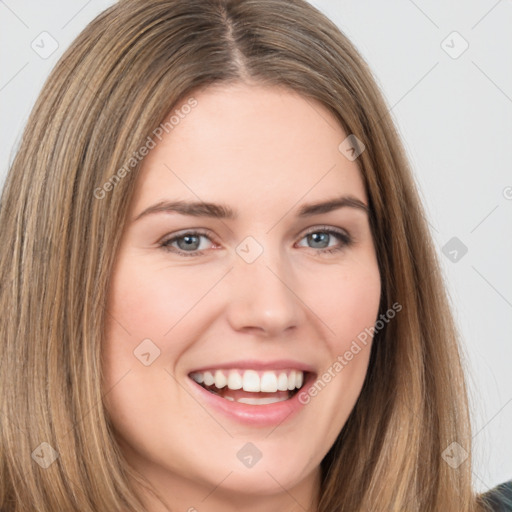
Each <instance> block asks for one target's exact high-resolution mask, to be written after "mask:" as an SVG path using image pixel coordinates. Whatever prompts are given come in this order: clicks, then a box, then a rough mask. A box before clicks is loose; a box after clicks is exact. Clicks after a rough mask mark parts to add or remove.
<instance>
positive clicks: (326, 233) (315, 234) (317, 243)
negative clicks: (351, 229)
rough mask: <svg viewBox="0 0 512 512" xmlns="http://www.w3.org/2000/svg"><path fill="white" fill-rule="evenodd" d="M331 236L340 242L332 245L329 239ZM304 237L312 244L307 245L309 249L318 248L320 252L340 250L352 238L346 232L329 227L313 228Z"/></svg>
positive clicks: (348, 243) (346, 245) (349, 242)
mask: <svg viewBox="0 0 512 512" xmlns="http://www.w3.org/2000/svg"><path fill="white" fill-rule="evenodd" d="M333 238H334V239H336V238H337V239H338V241H341V243H338V244H334V245H332V244H331V243H330V241H331V240H332V239H333ZM304 239H306V240H307V242H308V243H310V244H312V245H310V246H309V247H310V248H311V249H320V250H319V251H318V252H320V253H333V252H337V251H341V250H342V249H344V248H345V247H348V246H349V245H350V244H351V243H352V239H351V238H350V236H349V235H348V234H347V233H344V232H343V231H338V230H337V229H333V228H329V227H322V228H314V229H313V230H310V231H309V232H308V233H306V235H305V236H304V237H303V239H302V240H304ZM301 247H303V246H301Z"/></svg>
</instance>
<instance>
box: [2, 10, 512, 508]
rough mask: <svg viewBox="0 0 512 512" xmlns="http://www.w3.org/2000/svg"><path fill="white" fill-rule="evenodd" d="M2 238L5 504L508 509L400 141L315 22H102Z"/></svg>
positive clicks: (233, 14) (206, 16)
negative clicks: (475, 419) (474, 440)
mask: <svg viewBox="0 0 512 512" xmlns="http://www.w3.org/2000/svg"><path fill="white" fill-rule="evenodd" d="M0 223H1V225H2V227H3V234H2V236H3V240H2V241H3V243H2V250H1V253H0V271H1V283H2V288H1V299H0V301H1V302H0V305H1V306H2V308H3V311H4V316H3V319H2V322H1V329H2V331H1V336H2V343H1V351H2V352H1V354H0V361H1V363H0V364H1V365H2V366H1V372H0V375H1V376H0V379H1V383H2V418H3V419H2V426H1V439H2V455H1V470H2V474H1V476H2V478H1V482H2V484H1V493H0V503H1V509H2V510H5V511H21V510H34V509H36V508H37V510H44V511H55V510H77V511H78V510H79V511H97V510H109V511H111V510H112V511H121V510H123V511H143V510H148V511H151V512H156V511H161V510H189V511H192V510H208V511H217V510H223V511H230V510H242V511H243V510H278V509H279V510H283V509H284V510H290V511H292V510H293V511H295V510H311V511H322V512H324V511H325V512H327V511H334V510H336V511H351V512H353V511H363V510H364V511H366V510H379V511H381V510H386V511H388V510H396V511H403V510H407V511H414V510H417V511H422V512H423V511H427V510H428V511H430V510H432V511H460V510H465V511H477V510H490V509H491V508H489V507H490V506H491V504H492V503H493V500H494V501H496V493H493V494H492V496H490V497H489V496H487V497H485V498H482V497H477V496H475V493H474V492H473V490H472V482H471V436H470V428H469V415H468V406H467V402H466V391H465V385H464V378H463V373H462V369H461V364H460V359H459V351H458V344H457V335H456V330H455V328H454V324H453V320H452V317H451V315H450V313H449V308H448V302H447V299H446V295H445V292H444V289H443V284H442V280H441V277H440V271H439V268H438V264H437V261H436V255H435V250H434V247H433V245H432V241H431V238H430V235H429V232H428V229H427V224H426V220H425V216H424V213H423V210H422V207H421V205H420V201H419V198H418V195H417V192H416V189H415V186H414V181H413V179H412V177H411V173H410V170H409V168H408V164H407V162H406V159H405V157H404V152H403V149H402V146H401V143H400V141H399V138H398V136H397V133H396V130H395V128H394V126H393V124H392V121H391V119H390V117H389V116H388V112H387V109H386V106H385V103H384V101H383V99H382V97H381V95H380V93H379V91H378V89H377V87H376V85H375V83H374V81H373V78H372V76H371V73H370V71H369V69H368V68H367V66H366V64H365V63H364V61H363V60H362V59H361V57H360V56H359V55H358V53H357V51H356V50H355V49H354V47H353V46H352V45H351V44H350V43H349V41H348V40H347V39H346V37H345V36H344V35H343V34H341V33H340V31H339V30H338V29H337V27H336V26H335V25H334V24H333V23H331V22H330V21H329V20H327V19H326V18H325V17H324V16H323V15H322V14H320V13H319V12H318V11H316V10H315V9H314V8H313V7H312V6H310V5H309V4H307V3H305V2H303V1H301V0H293V1H291V2H283V1H281V0H254V1H251V0H246V1H241V2H240V1H230V0H211V1H205V0H192V1H189V2H179V1H177V0H161V1H151V2H148V1H144V2H143V1H141V0H125V1H121V2H120V3H119V4H117V5H115V6H114V7H112V8H110V9H108V10H107V11H105V12H104V13H103V14H102V15H100V16H99V17H98V18H97V19H96V20H94V21H93V22H92V23H91V24H90V25H89V26H88V27H87V28H86V29H85V30H84V31H83V32H82V34H81V35H80V36H79V37H78V38H77V40H76V41H75V42H74V43H73V45H72V47H71V48H70V49H69V50H68V51H67V53H66V54H65V55H64V56H63V58H62V59H61V61H60V62H59V64H58V65H57V66H56V68H55V70H54V71H53V73H52V75H51V76H50V78H49V79H48V82H47V83H46V85H45V87H44V89H43V92H42V93H41V96H40V98H39V100H38V102H37V105H36V106H35V108H34V111H33V114H32V116H31V118H30V120H29V122H28V125H27V128H26V131H25V134H24V138H23V141H22V144H21V147H20V149H19V151H18V154H17V157H16V159H15V161H14V163H13V166H12V168H11V170H10V173H9V176H8V179H7V182H6V184H5V188H4V192H3V196H2V204H1V210H0ZM498 502H499V505H496V506H505V504H504V500H498ZM486 503H487V505H486Z"/></svg>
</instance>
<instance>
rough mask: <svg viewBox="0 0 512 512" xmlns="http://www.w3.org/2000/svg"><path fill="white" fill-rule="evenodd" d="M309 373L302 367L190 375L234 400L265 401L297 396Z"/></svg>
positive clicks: (220, 394) (256, 403) (223, 371)
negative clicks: (300, 368)
mask: <svg viewBox="0 0 512 512" xmlns="http://www.w3.org/2000/svg"><path fill="white" fill-rule="evenodd" d="M307 375H308V373H307V372H303V371H301V370H294V369H288V370H277V371H256V370H241V369H229V370H227V369H226V370H212V371H204V372H193V373H191V374H190V375H189V377H190V378H191V379H192V380H194V381H195V382H196V383H197V384H199V385H200V386H201V387H203V388H204V389H206V390H207V391H209V392H210V393H212V394H214V395H217V396H219V397H221V398H224V399H225V400H228V401H231V402H239V403H244V404H249V405H266V404H273V403H277V402H284V401H286V400H289V399H290V398H292V397H293V396H295V395H296V394H297V393H298V392H299V390H300V389H301V388H302V386H303V385H304V381H305V380H306V378H307Z"/></svg>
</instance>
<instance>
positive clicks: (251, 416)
mask: <svg viewBox="0 0 512 512" xmlns="http://www.w3.org/2000/svg"><path fill="white" fill-rule="evenodd" d="M189 380H190V382H191V383H192V385H193V386H192V387H193V391H194V394H197V396H198V397H199V399H200V400H201V401H204V402H206V403H207V404H208V405H209V406H210V407H211V408H212V409H215V410H216V411H219V412H220V413H221V414H223V415H224V416H227V417H229V418H230V419H231V420H234V421H237V422H238V423H245V424H247V425H253V426H259V427H265V426H273V425H280V424H281V423H283V422H284V421H289V420H290V419H291V418H293V417H294V416H295V415H296V414H297V413H298V412H299V411H300V410H301V409H302V408H303V407H304V404H302V403H301V402H300V401H299V393H300V391H299V392H298V393H295V395H293V396H292V397H291V398H289V399H288V400H283V401H282V402H276V403H273V404H264V405H250V404H243V403H240V402H231V401H230V400H226V399H225V398H222V397H221V396H219V395H216V394H214V393H211V392H210V391H207V390H206V389H205V388H203V387H202V386H201V385H200V384H198V383H197V382H195V381H194V380H192V379H191V378H190V377H189ZM313 380H314V374H312V373H308V374H307V376H306V379H305V381H304V384H303V386H302V388H301V389H302V390H304V389H305V388H306V387H307V386H309V384H310V382H312V381H313Z"/></svg>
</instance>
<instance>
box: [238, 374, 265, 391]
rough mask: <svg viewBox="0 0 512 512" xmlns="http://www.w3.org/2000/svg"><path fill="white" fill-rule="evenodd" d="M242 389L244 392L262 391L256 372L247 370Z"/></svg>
mask: <svg viewBox="0 0 512 512" xmlns="http://www.w3.org/2000/svg"><path fill="white" fill-rule="evenodd" d="M242 379H243V380H242V383H243V384H242V388H243V390H244V391H253V392H254V393H258V392H259V391H261V390H260V377H259V375H258V373H257V372H255V371H254V370H246V371H245V372H244V376H243V377H242Z"/></svg>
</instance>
